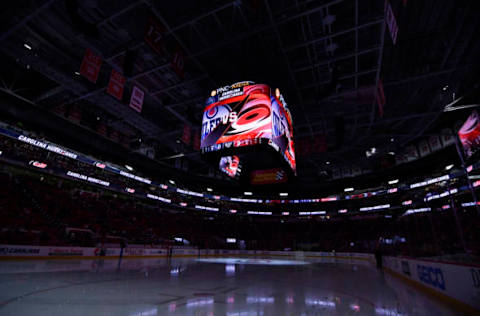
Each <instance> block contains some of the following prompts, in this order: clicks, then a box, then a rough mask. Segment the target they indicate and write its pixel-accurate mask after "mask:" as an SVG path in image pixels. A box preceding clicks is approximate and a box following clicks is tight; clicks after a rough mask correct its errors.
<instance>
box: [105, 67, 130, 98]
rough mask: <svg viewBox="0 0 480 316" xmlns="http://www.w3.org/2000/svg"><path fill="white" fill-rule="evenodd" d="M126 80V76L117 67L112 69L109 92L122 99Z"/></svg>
mask: <svg viewBox="0 0 480 316" xmlns="http://www.w3.org/2000/svg"><path fill="white" fill-rule="evenodd" d="M125 82H126V79H125V77H124V76H122V74H121V73H119V72H118V71H116V70H115V69H112V74H111V75H110V81H109V82H108V88H107V93H108V94H110V95H111V96H113V97H115V98H116V99H117V100H122V96H123V87H124V86H125Z"/></svg>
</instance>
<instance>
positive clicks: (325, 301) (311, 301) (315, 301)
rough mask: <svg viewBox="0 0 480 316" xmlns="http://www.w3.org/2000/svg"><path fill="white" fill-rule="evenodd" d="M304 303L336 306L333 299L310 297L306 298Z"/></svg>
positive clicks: (328, 306) (329, 306)
mask: <svg viewBox="0 0 480 316" xmlns="http://www.w3.org/2000/svg"><path fill="white" fill-rule="evenodd" d="M305 305H310V306H311V305H313V306H321V307H327V308H335V306H336V304H335V302H333V301H328V300H321V299H312V298H306V299H305Z"/></svg>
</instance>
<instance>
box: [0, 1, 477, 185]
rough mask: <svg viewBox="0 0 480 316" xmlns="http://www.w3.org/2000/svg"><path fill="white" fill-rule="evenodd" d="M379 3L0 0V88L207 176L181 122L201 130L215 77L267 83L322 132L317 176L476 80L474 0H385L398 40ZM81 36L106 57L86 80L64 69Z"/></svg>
mask: <svg viewBox="0 0 480 316" xmlns="http://www.w3.org/2000/svg"><path fill="white" fill-rule="evenodd" d="M385 3H386V2H385V1H384V0H361V1H360V0H328V1H311V0H303V1H302V0H281V1H277V0H275V1H272V0H265V1H262V0H243V1H242V0H235V1H193V0H192V1H179V2H171V1H151V0H140V1H127V0H123V1H119V0H115V1H100V0H88V1H73V0H67V1H63V0H46V1H17V2H12V1H8V2H4V3H2V5H1V6H2V8H1V13H0V17H1V22H0V25H1V29H2V34H1V37H0V41H1V44H2V45H1V48H0V51H1V56H2V69H3V70H2V72H1V79H2V87H1V89H2V90H3V91H4V92H8V93H14V94H16V95H19V96H21V97H23V98H26V99H28V100H29V101H31V102H32V103H33V104H36V105H38V106H40V107H44V108H46V109H52V108H54V107H55V106H57V105H59V104H63V105H67V106H69V105H77V106H79V107H80V108H82V110H84V111H85V112H88V113H90V115H91V116H92V117H94V118H98V119H99V120H101V121H102V122H104V123H105V124H107V125H108V126H110V127H111V128H114V129H115V130H118V131H120V132H121V133H122V134H124V135H126V136H127V137H128V138H129V141H130V142H133V143H134V142H135V141H138V140H140V139H141V140H142V144H136V146H137V147H138V146H139V145H141V146H144V144H147V145H148V146H153V147H154V148H155V150H156V158H157V159H160V160H162V161H163V162H165V163H169V164H171V165H172V166H177V167H179V166H182V165H183V166H185V164H188V170H190V171H191V172H194V173H197V174H204V175H208V174H210V175H211V174H212V171H211V167H210V166H209V165H208V164H206V163H205V162H203V160H202V159H201V157H200V154H199V153H198V151H196V150H194V149H192V147H191V146H188V145H185V144H183V143H182V142H179V141H178V140H179V139H181V137H182V133H183V128H184V125H185V124H188V125H190V126H192V127H193V128H194V131H197V132H198V129H199V128H200V126H201V115H202V110H203V106H204V102H205V99H206V98H207V97H208V95H209V93H210V91H211V90H212V89H215V88H217V87H220V86H223V85H226V84H231V83H234V82H237V81H243V80H252V81H255V82H257V83H266V84H269V85H270V86H272V87H279V88H280V89H281V91H282V93H283V95H284V96H285V98H286V100H287V102H288V104H289V107H290V109H291V111H292V115H293V119H294V129H295V138H296V139H297V140H303V141H307V142H308V141H311V142H314V141H315V140H318V139H322V142H323V140H325V144H326V147H322V148H323V149H321V150H316V151H313V152H310V153H307V154H305V155H302V156H299V157H298V172H299V177H300V179H304V180H305V181H308V180H310V181H312V180H313V181H315V180H317V179H319V178H322V177H324V176H325V175H326V174H328V173H329V172H330V171H331V170H332V169H333V168H341V167H342V166H344V165H351V164H352V163H355V164H357V165H360V166H362V165H366V164H368V161H367V160H366V157H365V151H366V150H368V149H369V148H372V147H375V148H377V149H378V151H379V152H380V153H388V152H395V151H397V150H399V149H400V148H402V147H404V146H405V145H406V144H408V143H409V142H411V141H412V140H414V139H416V138H418V137H419V136H421V135H423V134H425V133H426V132H428V131H429V130H430V129H431V128H432V126H433V124H434V123H435V122H436V120H437V119H438V118H439V117H440V116H441V113H442V109H443V107H444V106H445V105H446V104H448V103H450V102H451V101H452V100H453V98H454V94H457V95H461V94H462V93H466V92H468V91H470V90H471V89H472V88H473V87H474V84H475V83H476V82H477V83H478V79H477V78H476V74H478V70H479V60H478V56H479V52H480V46H479V45H480V44H479V41H478V34H480V27H479V21H480V19H478V16H479V12H478V9H476V7H477V6H474V5H473V1H464V2H460V1H450V0H442V1H434V0H425V1H413V0H410V1H407V0H388V3H390V4H391V6H392V9H393V12H394V14H395V17H396V21H397V25H398V28H399V30H398V37H397V39H396V43H395V44H394V43H393V41H392V36H391V34H390V32H389V28H388V26H387V24H386V23H385V19H384V16H385V15H384V7H385ZM151 17H153V19H155V20H156V21H157V23H159V24H161V28H162V29H163V31H162V32H163V34H162V43H163V44H162V47H161V49H160V50H157V51H155V50H154V49H152V47H151V46H150V45H148V44H147V43H146V41H145V40H144V35H145V31H146V30H145V28H146V25H147V23H148V22H147V21H148V19H149V18H151ZM25 44H27V45H28V47H30V49H28V48H27V47H26V46H25ZM87 48H90V49H92V50H93V51H94V52H96V53H98V54H100V55H101V56H102V58H103V63H102V68H101V72H100V74H99V79H98V80H97V83H96V84H92V83H90V82H88V81H87V80H85V79H84V78H83V77H81V76H78V75H76V74H75V73H76V72H78V71H79V68H80V64H81V62H82V58H83V55H84V53H85V50H86V49H87ZM176 52H181V54H183V56H184V60H185V68H184V75H183V76H181V75H179V74H178V73H177V72H176V71H175V70H174V69H173V68H172V67H171V61H172V58H173V57H174V55H175V53H176ZM128 64H129V66H130V67H129V68H131V69H130V70H128V71H127V72H125V68H124V67H125V65H128ZM127 67H128V66H127ZM112 69H115V70H118V71H120V72H123V73H124V74H125V75H126V77H127V83H126V87H127V89H131V87H132V86H133V85H134V84H135V85H137V86H140V87H141V88H143V90H144V91H146V99H145V103H144V107H143V111H142V113H141V114H138V113H136V112H134V111H132V110H131V109H130V108H129V107H128V106H126V104H127V103H128V101H125V100H122V101H118V100H116V99H115V98H113V97H111V96H110V95H108V94H106V93H105V90H106V87H107V84H108V78H109V76H110V73H111V71H112ZM379 82H381V83H382V85H383V89H384V94H385V100H386V102H385V105H384V106H383V109H382V110H380V109H379V105H378V103H377V102H376V101H375V97H376V96H378V93H377V92H378V91H379V90H378V89H377V87H379ZM382 112H383V113H382ZM178 155H181V156H182V157H181V158H171V157H178ZM170 158H171V159H170ZM179 161H180V162H179Z"/></svg>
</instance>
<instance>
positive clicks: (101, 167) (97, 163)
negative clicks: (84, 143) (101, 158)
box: [95, 162, 106, 169]
mask: <svg viewBox="0 0 480 316" xmlns="http://www.w3.org/2000/svg"><path fill="white" fill-rule="evenodd" d="M95 167H97V168H100V169H105V167H106V165H105V164H104V163H101V162H96V163H95Z"/></svg>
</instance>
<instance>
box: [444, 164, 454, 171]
mask: <svg viewBox="0 0 480 316" xmlns="http://www.w3.org/2000/svg"><path fill="white" fill-rule="evenodd" d="M452 168H453V164H451V165H448V166H446V167H445V170H450V169H452Z"/></svg>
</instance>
